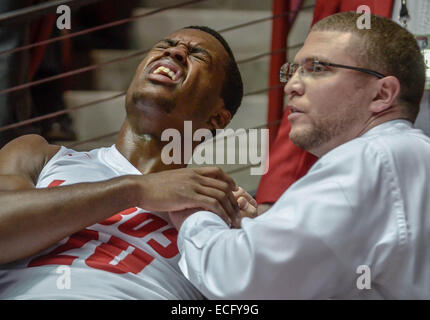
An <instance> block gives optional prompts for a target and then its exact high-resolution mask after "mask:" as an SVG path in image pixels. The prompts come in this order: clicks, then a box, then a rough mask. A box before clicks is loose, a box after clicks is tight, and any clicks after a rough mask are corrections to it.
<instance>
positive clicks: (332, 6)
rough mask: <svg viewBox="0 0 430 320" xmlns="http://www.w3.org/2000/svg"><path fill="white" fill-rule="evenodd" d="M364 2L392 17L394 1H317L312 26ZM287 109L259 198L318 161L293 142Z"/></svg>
mask: <svg viewBox="0 0 430 320" xmlns="http://www.w3.org/2000/svg"><path fill="white" fill-rule="evenodd" d="M361 5H367V6H369V8H370V10H371V12H372V13H373V14H376V15H381V16H384V17H386V18H389V19H391V13H392V9H393V0H317V1H316V3H315V8H314V16H313V20H312V25H314V24H315V23H316V22H318V21H319V20H321V19H323V18H325V17H327V16H329V15H332V14H335V13H337V12H345V11H356V10H357V8H358V7H359V6H361ZM287 118H288V110H286V111H285V112H284V115H283V118H282V122H281V126H280V128H279V130H278V134H277V136H276V138H275V140H274V143H273V144H272V145H271V146H270V151H269V159H268V160H269V171H268V172H267V173H266V174H265V175H264V176H262V177H261V180H260V184H259V185H258V189H257V194H256V197H255V198H256V200H257V202H258V203H273V202H275V201H277V200H278V199H279V197H280V196H281V195H282V194H283V193H284V191H285V190H286V189H288V188H289V187H290V186H291V185H292V184H293V183H294V182H295V181H297V180H298V179H300V178H301V177H303V176H304V175H305V174H306V173H307V172H308V170H309V169H310V167H311V166H312V165H313V164H314V163H315V162H316V161H317V160H318V158H317V157H315V156H314V155H312V154H310V153H308V152H306V151H305V150H303V149H301V148H299V147H297V146H296V145H294V144H293V143H292V142H291V141H290V139H289V132H290V123H289V122H288V119H287Z"/></svg>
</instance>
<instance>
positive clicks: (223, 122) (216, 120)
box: [208, 106, 231, 130]
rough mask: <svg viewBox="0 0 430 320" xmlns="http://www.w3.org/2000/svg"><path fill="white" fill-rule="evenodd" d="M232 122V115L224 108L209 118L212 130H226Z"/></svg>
mask: <svg viewBox="0 0 430 320" xmlns="http://www.w3.org/2000/svg"><path fill="white" fill-rule="evenodd" d="M230 120H231V113H230V111H228V110H227V109H225V108H224V106H222V107H221V108H219V109H218V110H216V112H215V113H214V114H213V115H212V116H211V117H210V118H209V121H208V124H209V126H210V130H215V129H224V128H225V127H226V126H227V125H228V124H229V123H230Z"/></svg>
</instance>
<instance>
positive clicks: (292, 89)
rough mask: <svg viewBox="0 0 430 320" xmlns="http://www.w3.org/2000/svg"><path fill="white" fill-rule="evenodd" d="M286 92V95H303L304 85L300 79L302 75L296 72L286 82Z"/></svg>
mask: <svg viewBox="0 0 430 320" xmlns="http://www.w3.org/2000/svg"><path fill="white" fill-rule="evenodd" d="M284 92H285V94H286V95H293V94H295V95H303V92H304V85H303V82H302V80H301V79H300V75H299V73H298V72H296V73H295V74H294V75H293V76H292V77H291V78H290V79H289V80H288V82H287V83H286V84H285V86H284Z"/></svg>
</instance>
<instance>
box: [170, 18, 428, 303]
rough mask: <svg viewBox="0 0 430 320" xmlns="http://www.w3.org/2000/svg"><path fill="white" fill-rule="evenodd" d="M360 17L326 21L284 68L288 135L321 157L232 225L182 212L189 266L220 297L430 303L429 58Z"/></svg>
mask: <svg viewBox="0 0 430 320" xmlns="http://www.w3.org/2000/svg"><path fill="white" fill-rule="evenodd" d="M358 17H359V15H358V14H355V13H352V12H350V13H342V14H337V15H333V16H330V17H328V18H326V19H324V20H322V21H320V22H319V23H317V24H316V25H315V26H314V27H313V28H312V30H311V32H310V34H309V35H308V37H307V39H306V41H305V44H304V46H303V47H302V49H301V50H300V51H299V52H298V53H297V55H296V56H295V59H294V61H293V62H292V63H289V64H286V65H284V66H283V67H282V69H281V81H283V82H284V83H285V92H286V94H287V95H288V108H289V109H290V113H291V114H290V115H289V121H290V122H291V132H290V139H291V140H292V141H293V142H294V143H295V144H297V145H298V146H300V147H302V148H304V149H306V150H307V151H308V152H311V153H312V154H314V155H316V156H317V157H318V158H319V160H318V161H317V162H316V163H315V165H314V166H313V167H312V168H311V169H310V171H309V172H308V174H306V175H305V176H304V177H303V178H302V179H300V180H299V181H297V182H296V183H295V184H293V185H292V186H291V187H290V188H289V189H288V190H287V191H286V192H284V194H283V195H282V196H281V198H280V199H279V200H278V201H277V202H276V203H275V204H274V205H273V207H272V208H271V209H270V210H268V211H267V212H266V213H264V214H263V215H260V216H258V217H257V218H255V219H248V218H245V219H243V220H242V225H241V228H240V229H229V228H228V226H227V225H226V224H225V223H224V222H223V220H222V219H221V218H219V217H218V216H217V215H215V214H213V213H211V212H208V211H200V212H195V213H193V212H192V211H187V212H182V214H177V215H172V216H171V218H172V222H173V223H174V225H175V226H176V227H177V228H178V229H179V236H178V247H179V250H180V252H181V255H182V256H181V260H180V262H179V265H180V268H181V270H182V272H183V273H184V275H185V276H186V277H187V278H188V279H189V280H191V282H192V283H193V284H194V285H195V286H196V287H197V288H199V289H200V290H201V291H202V292H203V293H204V295H205V296H207V297H209V298H215V299H231V298H233V299H414V298H415V299H416V298H418V299H420V298H421V299H428V298H430V287H429V286H428V283H429V280H430V279H429V278H430V273H429V272H428V270H429V267H430V250H429V249H428V243H430V238H429V237H430V236H429V235H430V219H427V214H428V212H430V200H429V197H428V194H429V193H430V185H429V184H428V183H427V181H426V176H427V175H428V174H429V173H430V161H429V159H430V138H429V137H427V136H426V135H424V134H423V132H422V131H421V130H419V129H415V128H414V127H413V124H412V123H413V121H414V119H415V118H416V116H417V114H418V111H419V102H420V98H421V96H422V93H423V88H424V79H425V73H424V72H425V70H424V61H423V58H422V55H421V53H420V50H419V48H418V46H417V44H416V41H415V39H414V37H413V36H412V34H410V33H409V32H408V31H406V30H405V29H403V28H401V27H400V26H398V25H397V24H395V23H394V22H392V21H390V20H388V19H385V18H382V17H377V16H372V18H371V29H370V30H365V29H364V30H360V29H357V27H356V21H357V18H358Z"/></svg>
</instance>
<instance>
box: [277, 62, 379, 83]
mask: <svg viewBox="0 0 430 320" xmlns="http://www.w3.org/2000/svg"><path fill="white" fill-rule="evenodd" d="M309 62H312V65H313V66H315V65H322V66H325V67H335V68H343V69H350V70H355V71H360V72H364V73H367V74H370V75H372V76H375V77H377V78H379V79H382V78H385V77H386V76H384V75H383V74H382V73H379V72H377V71H373V70H370V69H365V68H360V67H353V66H346V65H343V64H336V63H330V62H323V61H319V60H313V61H309ZM291 66H295V70H294V72H293V73H292V74H291V75H288V72H287V70H289V68H290V67H291ZM299 67H301V66H300V65H299V64H297V63H292V62H287V63H284V64H283V65H282V67H281V70H280V72H279V77H280V81H281V82H282V83H287V82H288V80H290V79H291V77H292V76H293V75H294V74H295V73H296V71H297V70H298V69H299Z"/></svg>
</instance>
